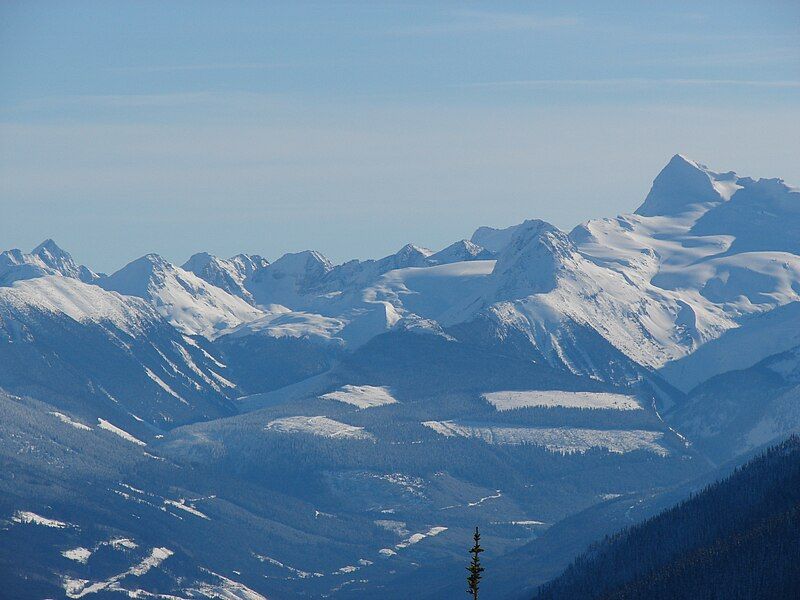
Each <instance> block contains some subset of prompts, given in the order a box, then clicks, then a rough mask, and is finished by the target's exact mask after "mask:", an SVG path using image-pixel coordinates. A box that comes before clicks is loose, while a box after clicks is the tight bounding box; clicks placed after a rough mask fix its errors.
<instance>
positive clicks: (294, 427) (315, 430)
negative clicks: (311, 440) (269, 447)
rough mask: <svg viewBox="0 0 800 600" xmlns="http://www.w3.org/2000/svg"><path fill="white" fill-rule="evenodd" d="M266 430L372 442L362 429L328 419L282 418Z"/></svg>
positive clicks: (371, 437) (369, 434)
mask: <svg viewBox="0 0 800 600" xmlns="http://www.w3.org/2000/svg"><path fill="white" fill-rule="evenodd" d="M266 429H267V430H269V431H278V432H281V433H307V434H311V435H318V436H321V437H328V438H334V439H351V440H374V439H375V436H373V435H372V434H371V433H369V432H367V431H364V428H363V427H355V426H354V425H348V424H347V423H342V422H340V421H335V420H334V419H329V418H328V417H322V416H317V417H301V416H297V417H283V418H280V419H275V420H274V421H270V422H269V423H268V424H267V426H266Z"/></svg>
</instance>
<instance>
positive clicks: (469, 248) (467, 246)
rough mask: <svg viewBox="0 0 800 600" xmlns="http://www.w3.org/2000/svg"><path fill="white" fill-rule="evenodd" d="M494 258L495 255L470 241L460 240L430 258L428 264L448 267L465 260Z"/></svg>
mask: <svg viewBox="0 0 800 600" xmlns="http://www.w3.org/2000/svg"><path fill="white" fill-rule="evenodd" d="M493 257H494V254H493V253H492V252H489V251H488V250H487V249H486V248H484V247H482V246H479V245H478V244H475V243H473V242H471V241H469V240H459V241H457V242H455V243H453V244H450V245H449V246H448V247H447V248H444V249H443V250H439V252H437V253H436V254H432V255H431V256H429V257H428V262H429V263H430V264H432V265H446V264H450V263H455V262H462V261H465V260H490V259H492V258H493Z"/></svg>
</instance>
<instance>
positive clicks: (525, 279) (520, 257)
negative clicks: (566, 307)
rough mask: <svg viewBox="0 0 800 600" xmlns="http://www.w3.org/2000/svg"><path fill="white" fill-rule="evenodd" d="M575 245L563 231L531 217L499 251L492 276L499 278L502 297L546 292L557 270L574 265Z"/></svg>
mask: <svg viewBox="0 0 800 600" xmlns="http://www.w3.org/2000/svg"><path fill="white" fill-rule="evenodd" d="M576 261H577V255H576V253H575V247H574V246H573V244H572V242H571V241H570V239H569V237H568V236H567V234H566V233H564V232H563V231H561V230H560V229H558V228H557V227H555V226H554V225H551V224H550V223H547V222H546V221H540V220H538V219H533V220H529V221H525V222H524V223H522V224H521V226H520V227H519V228H518V229H517V230H516V233H515V235H514V237H513V238H512V239H511V241H510V242H509V244H508V246H506V248H505V249H504V250H503V251H502V252H501V253H500V255H499V256H498V258H497V263H496V264H495V267H494V271H493V272H492V277H493V278H494V279H496V280H497V279H502V284H501V290H502V295H503V296H504V297H514V296H516V297H524V296H528V295H530V294H539V293H546V292H549V291H551V290H552V289H553V288H554V287H555V286H556V278H557V276H558V274H559V273H562V272H565V271H569V270H574V269H576V268H577V262H576Z"/></svg>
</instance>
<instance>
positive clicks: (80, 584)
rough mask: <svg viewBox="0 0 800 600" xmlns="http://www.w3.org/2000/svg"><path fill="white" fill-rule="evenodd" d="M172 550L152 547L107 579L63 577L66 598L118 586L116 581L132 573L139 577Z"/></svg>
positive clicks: (79, 596) (156, 564)
mask: <svg viewBox="0 0 800 600" xmlns="http://www.w3.org/2000/svg"><path fill="white" fill-rule="evenodd" d="M172 554H173V552H172V550H170V549H168V548H153V549H152V550H151V551H150V554H149V555H148V556H146V557H145V558H143V559H142V560H141V561H140V562H138V563H137V564H135V565H133V566H132V567H131V568H129V569H128V570H127V571H123V572H122V573H118V574H117V575H113V576H112V577H109V578H108V579H103V580H100V581H95V582H91V581H89V580H86V579H72V578H70V577H65V578H64V579H63V580H62V585H63V587H64V592H65V593H66V595H67V597H68V598H83V597H84V596H88V595H89V594H96V593H98V592H102V591H104V590H112V589H115V588H117V587H118V585H117V584H118V583H119V582H120V581H122V580H123V579H125V578H126V577H128V576H130V575H133V576H134V577H141V576H142V575H144V574H145V573H147V572H148V571H150V569H154V568H156V567H158V566H159V565H160V564H161V563H162V562H164V561H165V560H166V559H168V558H169V557H170V556H172Z"/></svg>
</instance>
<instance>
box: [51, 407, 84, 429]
mask: <svg viewBox="0 0 800 600" xmlns="http://www.w3.org/2000/svg"><path fill="white" fill-rule="evenodd" d="M50 414H51V415H53V416H54V417H55V418H57V419H58V420H59V421H61V422H62V423H66V424H67V425H71V426H72V427H74V428H75V429H80V430H82V431H91V430H92V428H91V427H89V426H88V425H84V424H83V423H79V422H78V421H73V420H72V419H70V418H69V417H68V416H67V415H65V414H64V413H60V412H58V411H50Z"/></svg>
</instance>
